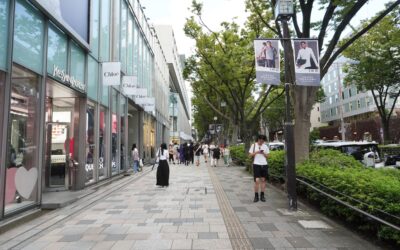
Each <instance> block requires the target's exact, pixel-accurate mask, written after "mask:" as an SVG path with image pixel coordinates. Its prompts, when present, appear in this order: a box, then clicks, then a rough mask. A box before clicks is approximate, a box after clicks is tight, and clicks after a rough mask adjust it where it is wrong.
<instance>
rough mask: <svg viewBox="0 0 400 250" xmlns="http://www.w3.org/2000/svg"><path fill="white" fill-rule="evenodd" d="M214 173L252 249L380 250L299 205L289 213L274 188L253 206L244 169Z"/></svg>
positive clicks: (224, 169)
mask: <svg viewBox="0 0 400 250" xmlns="http://www.w3.org/2000/svg"><path fill="white" fill-rule="evenodd" d="M213 170H214V172H215V173H216V175H217V176H218V179H219V181H220V183H221V185H222V186H223V188H224V190H225V191H226V190H229V192H226V195H227V196H228V198H229V201H230V204H231V206H232V207H233V210H234V211H235V213H236V215H237V216H238V218H239V219H240V222H241V224H242V225H243V227H244V228H245V231H246V234H247V236H248V237H249V240H250V242H251V244H252V246H253V248H254V249H340V250H344V249H349V250H350V249H351V250H352V249H360V250H361V249H380V248H378V247H376V246H374V245H372V244H370V243H369V242H366V241H365V240H363V239H361V238H360V237H358V236H357V235H355V234H353V233H352V232H350V231H349V230H347V229H345V228H343V227H342V226H340V225H337V224H336V223H334V222H332V221H331V220H329V219H328V218H326V217H324V216H322V215H321V214H319V213H317V212H315V211H313V210H311V209H309V208H307V207H306V206H304V205H302V204H299V211H298V212H290V211H288V210H287V198H286V195H285V193H283V192H282V191H280V190H278V189H277V188H274V187H269V186H267V191H266V199H267V201H266V202H261V201H260V202H257V203H253V198H254V192H253V191H252V189H253V180H252V179H251V178H248V177H249V175H248V173H247V172H245V171H244V169H243V168H240V167H228V168H222V167H221V168H214V169H213ZM299 220H306V221H314V220H315V221H323V222H324V224H327V225H329V229H305V228H303V227H302V226H301V225H300V224H299Z"/></svg>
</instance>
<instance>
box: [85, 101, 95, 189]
mask: <svg viewBox="0 0 400 250" xmlns="http://www.w3.org/2000/svg"><path fill="white" fill-rule="evenodd" d="M94 118H95V112H94V107H93V106H91V105H88V106H87V110H86V165H85V170H86V183H88V182H92V181H94V165H95V164H94V159H95V155H94V154H95V145H96V144H95V140H94V121H95V120H94Z"/></svg>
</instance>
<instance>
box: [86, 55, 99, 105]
mask: <svg viewBox="0 0 400 250" xmlns="http://www.w3.org/2000/svg"><path fill="white" fill-rule="evenodd" d="M98 79H99V64H98V62H97V61H96V60H95V59H93V57H91V56H88V86H87V94H88V96H89V97H90V98H91V99H93V100H97V87H98Z"/></svg>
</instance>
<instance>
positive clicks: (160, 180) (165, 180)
mask: <svg viewBox="0 0 400 250" xmlns="http://www.w3.org/2000/svg"><path fill="white" fill-rule="evenodd" d="M156 185H157V186H168V185H169V166H168V162H167V160H160V162H159V164H158V168H157V184H156Z"/></svg>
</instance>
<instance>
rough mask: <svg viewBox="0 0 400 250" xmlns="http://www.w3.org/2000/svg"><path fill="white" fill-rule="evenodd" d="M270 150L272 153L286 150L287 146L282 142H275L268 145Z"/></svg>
mask: <svg viewBox="0 0 400 250" xmlns="http://www.w3.org/2000/svg"><path fill="white" fill-rule="evenodd" d="M268 148H269V150H271V151H275V150H284V149H285V144H284V143H283V142H280V141H274V142H270V143H268Z"/></svg>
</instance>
